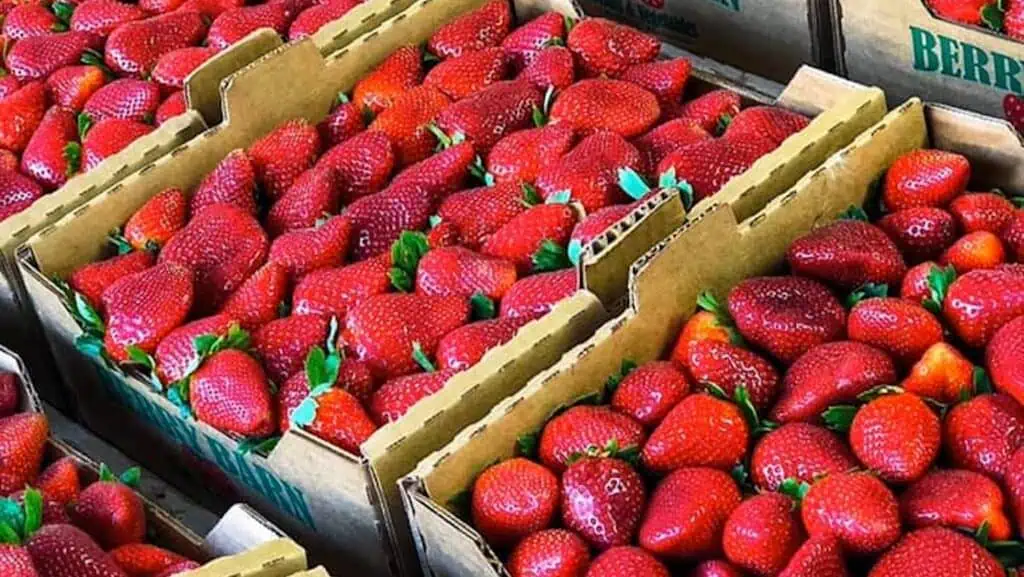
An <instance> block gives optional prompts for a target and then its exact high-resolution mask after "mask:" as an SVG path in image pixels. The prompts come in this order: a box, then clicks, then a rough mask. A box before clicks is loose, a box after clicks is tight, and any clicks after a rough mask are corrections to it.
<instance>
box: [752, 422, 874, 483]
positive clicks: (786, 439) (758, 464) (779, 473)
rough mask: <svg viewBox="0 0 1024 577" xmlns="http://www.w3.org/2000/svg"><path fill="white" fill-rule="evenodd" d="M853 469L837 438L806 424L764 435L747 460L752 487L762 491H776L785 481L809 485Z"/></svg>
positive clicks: (843, 446) (793, 425) (852, 461)
mask: <svg viewBox="0 0 1024 577" xmlns="http://www.w3.org/2000/svg"><path fill="white" fill-rule="evenodd" d="M856 466H857V462H856V461H855V460H854V458H853V455H852V454H851V453H850V450H849V449H848V448H847V446H846V444H845V443H843V441H842V440H840V439H839V437H837V436H836V435H834V434H833V433H832V432H830V431H828V430H826V429H824V428H822V427H818V426H815V425H811V424H809V423H787V424H785V425H782V426H781V427H779V428H778V429H777V430H775V431H772V432H770V433H768V434H767V435H765V436H764V437H762V438H761V440H760V441H759V442H758V443H757V446H755V447H754V452H753V454H752V455H751V457H750V469H751V474H752V476H753V480H754V483H755V485H756V486H757V487H758V488H759V489H760V490H762V491H778V490H779V487H781V486H782V484H783V482H784V481H786V480H787V479H794V480H796V481H798V482H802V483H811V482H813V481H814V480H815V479H818V478H820V477H824V476H826V475H831V474H833V473H842V472H845V471H849V470H851V469H853V468H855V467H856Z"/></svg>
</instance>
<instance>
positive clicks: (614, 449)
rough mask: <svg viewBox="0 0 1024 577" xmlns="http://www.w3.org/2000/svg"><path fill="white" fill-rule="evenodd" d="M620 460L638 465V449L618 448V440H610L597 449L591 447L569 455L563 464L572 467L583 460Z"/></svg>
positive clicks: (633, 447)
mask: <svg viewBox="0 0 1024 577" xmlns="http://www.w3.org/2000/svg"><path fill="white" fill-rule="evenodd" d="M601 458H605V459H620V460H622V461H626V462H627V463H629V464H630V465H633V466H634V467H636V466H638V465H639V464H640V447H639V446H637V445H630V446H628V447H620V446H619V441H618V439H612V440H610V441H608V443H607V444H606V445H605V446H604V447H597V446H594V445H591V446H589V447H587V449H586V450H584V451H579V452H576V453H573V454H571V455H569V458H568V459H566V461H565V464H566V465H567V466H568V465H572V464H573V463H575V462H577V461H580V460H583V459H601Z"/></svg>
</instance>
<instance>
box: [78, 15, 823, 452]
mask: <svg viewBox="0 0 1024 577" xmlns="http://www.w3.org/2000/svg"><path fill="white" fill-rule="evenodd" d="M511 27H512V15H511V12H510V7H509V5H508V3H507V2H505V1H504V0H495V1H493V2H490V3H488V4H486V5H485V6H483V7H482V8H480V9H479V10H478V11H476V12H472V13H469V14H467V15H465V16H463V17H462V18H460V19H458V20H456V21H453V22H452V23H450V24H448V25H446V26H444V27H442V28H440V29H439V30H438V31H437V32H436V33H435V34H434V36H433V37H432V38H431V39H430V41H429V42H428V43H427V46H428V48H429V50H430V57H429V58H428V57H425V55H424V54H423V53H422V49H421V48H420V47H414V46H409V47H405V48H401V49H399V50H398V51H396V52H395V53H394V54H393V55H391V56H390V57H389V58H388V59H387V60H385V61H384V62H383V63H382V64H381V65H380V66H379V67H378V68H377V69H376V70H375V71H373V72H372V73H371V74H369V75H368V76H367V77H365V78H364V79H363V80H362V81H360V82H359V83H358V84H357V85H356V86H355V87H354V90H353V92H352V94H351V95H350V96H345V95H343V97H342V98H341V99H340V100H339V103H338V106H337V107H336V108H335V109H334V110H333V111H332V112H331V113H330V115H329V116H328V117H327V118H326V119H325V120H324V121H323V122H322V123H321V124H320V125H319V126H313V125H311V124H309V123H307V122H305V121H303V120H293V121H289V122H286V123H284V124H283V125H281V126H279V127H277V128H276V129H275V130H273V131H272V132H271V133H270V134H268V135H266V136H265V137H263V138H262V139H261V140H259V141H258V142H256V143H254V144H253V145H252V146H251V147H250V148H249V149H248V150H236V151H233V152H232V153H230V154H229V155H228V156H227V157H225V158H224V159H223V160H222V162H220V164H219V165H218V166H217V167H216V169H215V170H214V171H213V172H211V173H210V174H209V175H207V176H206V177H205V179H204V180H203V181H202V182H201V184H200V185H199V186H198V187H197V188H196V189H195V190H194V191H191V193H190V194H186V193H185V192H184V191H181V190H177V189H168V190H165V191H163V192H161V193H160V194H158V195H156V196H155V197H153V198H152V199H150V200H149V201H148V202H147V203H146V204H145V205H144V206H143V207H141V208H140V209H139V210H138V211H137V212H136V213H135V214H134V215H133V216H132V217H131V218H130V219H129V221H128V222H127V223H126V224H125V226H124V228H123V231H122V234H121V235H120V236H119V237H118V238H117V239H116V244H117V245H118V247H119V249H120V250H119V251H118V252H119V253H120V254H119V255H117V256H114V257H112V258H110V259H108V260H104V261H101V262H97V263H91V264H88V265H85V266H83V267H81V268H80V269H78V270H77V271H75V272H74V273H73V275H71V276H70V278H69V279H68V284H69V285H70V286H69V292H68V301H67V302H68V307H69V309H70V310H71V311H72V313H73V314H74V315H75V316H76V317H77V319H78V321H79V323H80V325H81V326H82V328H83V329H84V331H85V333H86V334H85V335H84V336H83V338H82V339H80V341H79V344H80V346H81V347H82V348H83V349H84V350H86V351H87V352H89V353H90V354H93V355H98V356H100V357H102V358H103V359H105V360H106V361H108V362H109V364H110V365H111V366H115V367H116V366H118V365H124V364H130V365H134V366H135V368H138V369H140V370H142V371H143V372H146V373H148V377H149V380H150V381H151V382H152V383H153V386H154V387H155V388H156V389H157V390H158V391H163V392H165V393H166V394H167V395H168V397H169V398H170V399H171V400H172V401H174V402H176V403H177V404H179V405H180V406H181V407H182V409H183V410H185V411H186V412H188V413H191V414H193V415H194V416H195V418H197V419H198V420H199V421H202V422H205V423H207V424H209V425H212V426H213V427H215V428H217V429H219V430H220V431H222V432H225V433H227V434H230V435H235V436H237V437H240V438H246V439H249V440H252V441H255V440H266V442H267V443H268V444H267V445H263V446H264V447H269V446H270V445H269V443H273V441H274V439H275V438H276V436H277V435H279V434H280V433H282V432H284V431H286V430H288V428H289V427H290V426H292V425H295V424H298V425H300V426H302V427H305V428H307V429H308V430H309V431H311V432H312V433H314V434H316V435H318V436H320V437H322V438H324V439H326V440H328V441H330V442H332V443H334V444H336V445H337V446H339V447H342V448H344V449H346V450H350V451H356V450H358V447H359V445H360V444H361V443H362V442H363V441H365V440H366V438H368V437H369V436H370V435H371V434H372V433H373V432H374V431H375V430H376V428H377V427H379V426H383V425H384V424H386V423H388V422H391V421H394V420H396V419H398V418H400V417H401V416H402V415H404V414H405V413H406V412H407V411H408V410H409V408H410V407H412V406H413V405H414V404H415V403H417V402H418V401H419V400H421V399H423V398H424V397H426V396H428V395H431V394H433V393H435V392H436V391H438V390H439V389H440V388H441V387H442V386H443V385H444V384H445V382H447V380H448V379H449V378H450V377H451V376H452V375H453V374H455V373H456V372H459V371H463V370H466V369H468V368H470V367H471V366H473V365H475V364H476V363H477V362H479V361H480V359H481V358H482V357H483V356H484V354H485V353H486V352H487V351H489V350H491V349H493V348H494V347H496V346H498V345H500V344H502V343H505V342H507V341H509V340H510V339H511V338H512V337H513V336H514V335H515V334H516V332H517V331H518V330H519V329H520V328H521V327H522V326H523V325H524V324H526V323H527V322H529V321H531V320H534V319H537V318H539V317H541V316H543V315H545V314H547V313H548V312H549V311H550V310H551V309H552V307H553V306H554V305H555V304H556V303H557V302H559V301H560V300H562V299H564V298H566V297H568V296H571V295H572V294H574V293H575V291H576V290H577V272H576V270H575V269H574V268H572V266H571V263H572V261H573V260H574V259H576V258H578V256H579V253H580V250H581V247H582V246H584V244H585V243H586V242H588V241H589V240H590V239H592V238H593V237H595V236H596V235H598V234H600V233H601V232H603V231H604V229H605V228H607V227H608V226H610V225H611V224H614V223H615V222H616V221H618V220H619V219H621V218H622V217H623V216H625V215H626V214H627V213H628V212H629V211H630V210H632V208H633V207H634V206H635V203H634V199H640V198H643V197H644V196H645V195H647V194H649V193H650V192H651V189H650V188H649V187H648V185H647V184H646V182H645V180H644V176H650V177H653V176H654V175H661V176H660V177H659V178H658V180H659V187H662V188H669V189H671V190H673V191H676V192H678V193H679V194H683V195H684V196H685V197H687V200H688V202H692V200H693V197H696V198H704V197H706V196H709V195H711V194H713V193H715V192H717V191H718V189H719V188H720V187H721V186H722V185H723V184H725V182H727V181H728V180H729V179H730V178H731V177H732V176H734V175H736V174H740V173H742V172H743V171H745V170H746V169H747V168H749V167H750V165H751V164H752V163H753V162H754V161H755V160H756V159H757V158H759V157H760V156H762V155H764V154H766V153H768V152H770V151H771V150H773V149H775V148H776V147H777V146H778V145H779V144H780V143H781V142H782V141H783V140H784V139H785V138H786V137H787V136H789V135H790V134H792V133H793V132H796V131H799V130H800V129H802V128H803V127H804V126H806V125H807V122H808V121H807V119H806V118H804V117H802V116H799V115H796V114H794V113H791V112H788V111H785V110H781V109H776V108H772V107H752V108H748V109H746V110H744V111H742V112H741V111H740V98H739V97H738V96H737V95H736V94H734V93H732V92H728V91H718V92H712V93H709V94H707V95H705V96H702V97H700V98H698V99H696V100H693V101H691V102H687V103H683V102H682V101H681V97H682V93H683V90H684V88H685V85H686V83H687V80H688V77H689V73H690V64H689V62H687V61H686V60H668V61H654V59H655V57H656V56H657V54H658V52H659V49H660V46H659V44H658V42H657V41H656V40H654V39H653V38H652V37H649V36H647V35H644V34H641V33H640V32H637V31H636V30H633V29H631V28H628V27H625V26H621V25H618V24H615V23H613V22H611V21H607V20H600V19H589V20H584V21H582V22H579V23H575V22H572V21H569V20H568V19H566V18H564V17H563V16H561V15H558V14H547V15H544V16H541V17H540V18H538V19H536V20H534V21H532V22H530V23H527V24H526V25H524V26H522V27H520V28H518V29H516V30H514V31H513V30H511ZM565 46H568V48H566V47H565ZM623 47H626V48H623ZM435 61H439V62H436V64H435V65H433V66H432V67H431V68H429V71H428V70H426V69H425V68H426V66H427V64H428V63H433V62H435ZM577 76H581V77H583V79H581V80H579V81H577V80H576V78H577ZM608 76H616V77H618V78H621V79H611V78H608ZM513 77H514V79H510V78H513ZM367 119H369V120H367ZM730 120H731V123H729V121H730ZM367 124H368V125H367ZM726 124H728V128H727V129H726V128H725V126H726ZM722 130H724V135H722V136H720V137H717V138H716V137H714V136H712V133H717V132H720V131H722ZM474 180H475V181H476V182H474ZM630 195H632V196H630ZM332 215H333V216H332ZM258 445H262V441H261V442H260V443H258Z"/></svg>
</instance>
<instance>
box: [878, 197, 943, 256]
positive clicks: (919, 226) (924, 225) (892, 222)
mask: <svg viewBox="0 0 1024 577" xmlns="http://www.w3.org/2000/svg"><path fill="white" fill-rule="evenodd" d="M878 227H879V228H881V229H882V230H884V231H885V233H886V234H887V235H889V238H891V239H892V241H893V242H894V243H896V246H897V247H898V248H899V249H900V252H901V253H903V256H904V258H905V259H906V260H907V262H910V263H917V262H921V261H924V260H930V259H936V258H938V257H939V255H940V254H942V252H943V251H944V250H946V248H948V247H949V246H950V245H952V244H953V242H954V240H955V239H956V223H955V222H954V220H953V215H951V214H950V213H948V212H946V211H945V210H942V209H941V208H933V207H930V206H919V207H914V208H907V209H904V210H901V211H899V212H894V213H892V214H888V215H886V216H884V217H882V219H881V220H879V221H878Z"/></svg>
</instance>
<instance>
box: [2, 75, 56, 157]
mask: <svg viewBox="0 0 1024 577" xmlns="http://www.w3.org/2000/svg"><path fill="white" fill-rule="evenodd" d="M45 113H46V88H45V87H44V86H43V83H42V82H29V83H28V84H26V85H24V86H22V87H21V88H19V89H18V90H17V92H15V93H13V94H11V95H10V96H8V97H7V98H4V99H3V100H0V148H5V149H7V150H10V151H11V152H14V153H15V154H17V153H20V152H21V151H23V150H25V146H27V145H28V141H29V139H30V138H31V137H32V134H33V133H34V132H35V131H36V128H37V127H38V126H39V123H40V122H42V120H43V115H44V114H45Z"/></svg>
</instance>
